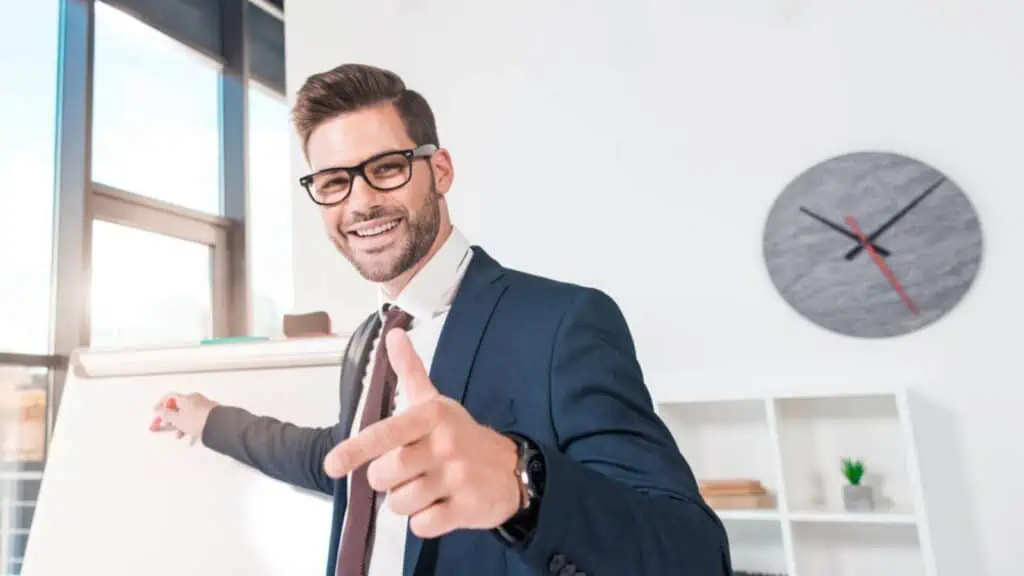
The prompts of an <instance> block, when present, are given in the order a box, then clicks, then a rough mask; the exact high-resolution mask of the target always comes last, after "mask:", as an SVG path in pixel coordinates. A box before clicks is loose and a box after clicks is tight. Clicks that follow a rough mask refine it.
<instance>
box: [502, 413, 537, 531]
mask: <svg viewBox="0 0 1024 576" xmlns="http://www.w3.org/2000/svg"><path fill="white" fill-rule="evenodd" d="M505 435H506V436H507V437H509V438H510V439H511V440H513V441H514V442H515V443H516V446H517V463H516V479H517V480H518V481H519V483H520V491H521V492H524V493H525V494H526V495H527V502H526V505H525V507H524V508H522V509H521V510H520V511H519V512H517V513H516V514H515V515H513V516H512V517H511V518H509V519H508V520H507V521H506V522H505V523H504V524H502V525H501V526H498V527H497V528H496V529H495V532H496V533H497V534H498V537H499V538H501V540H502V541H504V542H505V543H506V544H508V545H510V546H522V545H525V544H526V543H527V542H528V541H529V540H530V536H532V535H533V533H534V532H535V531H536V530H537V520H538V518H539V516H540V500H541V497H542V496H543V495H544V482H545V479H546V472H547V470H546V466H545V463H544V455H543V454H542V453H541V451H540V450H539V449H538V448H537V445H536V444H534V443H533V442H532V441H531V440H529V439H528V438H525V437H523V436H520V435H519V434H514V433H507V434H505Z"/></svg>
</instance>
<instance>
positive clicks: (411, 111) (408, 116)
mask: <svg viewBox="0 0 1024 576" xmlns="http://www.w3.org/2000/svg"><path fill="white" fill-rule="evenodd" d="M385 102H390V103H391V104H392V105H394V107H395V110H397V111H398V116H399V117H400V118H401V119H402V124H404V125H405V132H406V134H407V135H408V136H409V138H410V139H411V140H412V141H413V142H415V143H416V145H417V146H421V145H423V144H433V145H435V146H440V142H438V138H437V126H436V125H435V123H434V113H433V112H432V111H431V110H430V105H429V104H427V101H426V99H425V98H423V96H422V95H420V94H419V93H418V92H416V91H414V90H410V89H408V88H406V87H405V82H404V81H402V78H401V77H399V76H398V74H395V73H394V72H391V71H390V70H384V69H382V68H377V67H375V66H370V65H367V64H342V65H341V66H338V67H336V68H334V69H331V70H327V71H325V72H320V73H319V74H314V75H312V76H310V77H309V78H307V79H306V82H305V84H303V85H302V87H301V88H299V91H298V93H297V94H296V97H295V106H294V107H293V108H292V122H293V123H294V124H295V131H296V132H297V133H298V135H299V138H300V141H301V142H302V149H303V150H304V151H305V150H306V145H307V143H308V142H309V136H310V134H312V132H313V130H315V129H316V128H317V127H318V126H320V125H321V124H323V123H324V122H326V121H328V120H330V119H332V118H334V117H336V116H338V115H340V114H344V113H346V112H354V111H356V110H361V109H363V108H368V107H372V106H376V105H378V104H383V103H385Z"/></svg>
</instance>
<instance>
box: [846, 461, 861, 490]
mask: <svg viewBox="0 0 1024 576" xmlns="http://www.w3.org/2000/svg"><path fill="white" fill-rule="evenodd" d="M843 476H846V479H847V480H849V481H850V484H853V485H854V486H857V485H859V484H860V480H861V478H863V477H864V463H863V462H861V461H860V460H857V459H855V458H843Z"/></svg>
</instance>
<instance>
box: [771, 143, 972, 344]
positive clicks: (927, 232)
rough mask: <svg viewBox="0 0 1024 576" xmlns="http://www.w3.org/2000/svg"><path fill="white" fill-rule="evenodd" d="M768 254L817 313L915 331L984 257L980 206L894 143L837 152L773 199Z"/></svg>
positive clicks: (842, 322) (837, 328) (862, 333)
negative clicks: (892, 147) (891, 149)
mask: <svg viewBox="0 0 1024 576" xmlns="http://www.w3.org/2000/svg"><path fill="white" fill-rule="evenodd" d="M763 250H764V260H765V264H766V266H767V268H768V273H769V275H770V276H771V280H772V283H773V284H774V285H775V288H776V289H777V290H778V291H779V294H780V295H781V296H782V298H783V299H784V300H785V301H786V302H788V303H789V305H790V306H792V307H793V308H794V309H795V310H796V311H797V312H798V313H800V314H801V315H802V316H804V317H805V318H807V319H808V320H810V321H812V322H814V323H816V324H818V325H820V326H822V327H824V328H826V329H828V330H831V331H833V332H837V333H840V334H845V335H849V336H856V337H864V338H886V337H894V336H900V335H903V334H907V333H910V332H913V331H916V330H919V329H921V328H924V327H925V326H928V325H930V324H932V323H933V322H935V321H936V320H938V319H939V318H941V317H942V316H944V315H945V314H946V313H947V312H949V311H950V310H951V309H952V308H953V307H955V306H956V305H957V303H958V302H960V300H961V298H963V296H964V294H966V293H967V291H968V289H969V288H970V286H971V284H972V283H973V282H974V278H975V276H976V275H977V273H978V269H979V267H980V264H981V253H982V234H981V226H980V223H979V221H978V215H977V213H976V212H975V210H974V207H973V206H972V205H971V202H970V201H969V200H968V198H967V196H966V195H965V194H964V192H963V191H962V190H960V188H959V187H958V186H957V185H956V183H954V182H953V181H952V180H950V179H949V178H948V177H946V176H945V175H944V174H942V173H940V172H939V171H938V170H936V169H935V168H932V167H931V166H928V165H926V164H924V163H922V162H920V161H918V160H915V159H912V158H908V157H906V156H902V155H899V154H893V153H886V152H858V153H852V154H846V155H843V156H838V157H835V158H831V159H828V160H826V161H824V162H821V163H820V164H817V165H815V166H813V167H811V168H810V169H809V170H807V171H805V172H803V173H802V174H800V175H799V176H797V178H796V179H795V180H793V182H791V183H790V184H789V186H787V187H786V189H785V190H783V192H782V193H781V194H780V196H779V197H778V199H777V200H776V201H775V202H774V204H773V205H772V208H771V211H770V212H769V215H768V219H767V222H766V224H765V229H764V246H763Z"/></svg>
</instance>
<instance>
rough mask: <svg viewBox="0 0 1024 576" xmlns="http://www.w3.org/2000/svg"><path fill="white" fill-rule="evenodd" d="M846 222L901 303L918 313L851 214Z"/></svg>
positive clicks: (912, 311) (914, 313)
mask: <svg viewBox="0 0 1024 576" xmlns="http://www.w3.org/2000/svg"><path fill="white" fill-rule="evenodd" d="M846 223H847V224H849V225H850V228H853V231H854V232H856V233H857V236H858V237H859V238H860V241H861V246H864V248H865V249H866V250H867V251H868V254H870V255H871V259H872V260H874V261H875V265H876V266H878V269H879V270H881V271H882V275H883V276H885V279H886V280H888V281H889V284H891V285H892V287H893V289H894V290H896V293H897V294H899V295H900V298H903V303H904V304H906V305H907V308H908V309H909V310H910V312H911V314H913V315H914V316H917V315H918V314H920V312H918V311H917V306H915V305H914V301H913V300H911V299H910V296H908V295H907V291H906V290H904V289H903V286H902V285H900V281H899V280H897V279H896V275H895V274H893V273H892V270H891V269H889V265H888V264H886V263H885V260H883V259H882V257H881V256H879V255H878V253H877V252H875V249H874V248H872V247H871V243H870V241H869V240H868V237H867V236H865V235H864V231H863V230H861V228H860V225H859V224H857V221H856V220H854V219H853V216H847V217H846Z"/></svg>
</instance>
